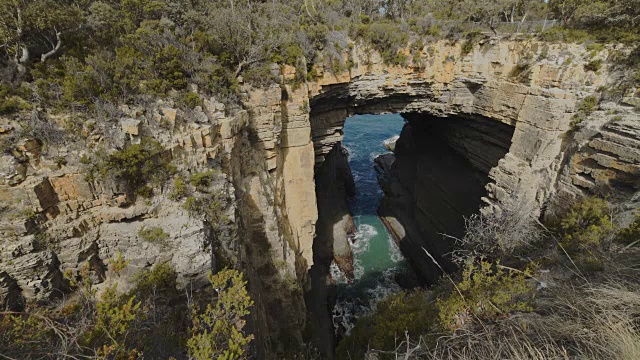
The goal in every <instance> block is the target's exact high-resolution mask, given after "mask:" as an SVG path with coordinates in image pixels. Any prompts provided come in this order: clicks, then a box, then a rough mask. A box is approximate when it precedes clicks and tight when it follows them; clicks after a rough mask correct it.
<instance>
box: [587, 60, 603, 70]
mask: <svg viewBox="0 0 640 360" xmlns="http://www.w3.org/2000/svg"><path fill="white" fill-rule="evenodd" d="M601 67H602V59H597V60H591V61H589V62H588V63H586V64H585V65H584V69H585V70H587V71H593V72H596V71H598V70H600V68H601Z"/></svg>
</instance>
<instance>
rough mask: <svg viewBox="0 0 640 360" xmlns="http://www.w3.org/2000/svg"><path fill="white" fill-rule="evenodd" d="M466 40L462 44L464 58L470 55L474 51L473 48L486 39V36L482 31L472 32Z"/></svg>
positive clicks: (467, 35)
mask: <svg viewBox="0 0 640 360" xmlns="http://www.w3.org/2000/svg"><path fill="white" fill-rule="evenodd" d="M465 38H466V40H465V42H464V43H462V48H461V52H462V56H465V55H468V54H469V53H471V52H472V51H473V47H474V46H476V44H477V43H478V42H479V41H480V40H481V39H483V38H484V34H483V33H482V31H480V30H476V31H472V32H470V33H468V34H466V36H465Z"/></svg>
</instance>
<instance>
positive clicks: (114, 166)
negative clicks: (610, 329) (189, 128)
mask: <svg viewBox="0 0 640 360" xmlns="http://www.w3.org/2000/svg"><path fill="white" fill-rule="evenodd" d="M89 162H91V161H90V160H89ZM174 172H175V168H174V167H173V166H172V165H171V162H170V160H169V159H167V158H166V155H165V149H164V148H163V147H162V146H161V145H160V143H158V142H157V141H155V140H152V139H148V138H145V139H143V140H142V143H141V144H133V145H130V146H129V147H127V148H125V149H122V150H117V151H115V152H113V153H111V154H107V153H106V152H104V151H98V152H97V153H96V154H95V156H94V159H93V163H90V164H89V169H88V178H89V180H98V179H100V180H101V179H109V178H110V179H113V180H115V181H117V182H119V183H122V184H124V186H125V190H126V191H127V192H128V193H129V194H135V192H136V191H137V190H138V189H140V188H142V187H143V186H145V185H147V184H148V183H151V184H158V185H159V184H163V183H164V182H165V181H167V180H168V179H169V178H170V177H171V176H172V174H173V173H174Z"/></svg>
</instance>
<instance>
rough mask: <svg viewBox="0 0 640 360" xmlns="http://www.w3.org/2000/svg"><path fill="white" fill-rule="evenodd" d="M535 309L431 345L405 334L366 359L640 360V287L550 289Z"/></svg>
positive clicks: (610, 285) (609, 284)
mask: <svg viewBox="0 0 640 360" xmlns="http://www.w3.org/2000/svg"><path fill="white" fill-rule="evenodd" d="M553 291H554V292H555V293H556V294H562V295H561V296H553V297H551V298H549V299H548V302H547V305H546V306H545V307H544V308H541V309H540V312H541V313H542V315H540V314H531V315H528V314H519V315H515V316H512V317H511V318H509V319H504V320H500V321H498V322H497V323H493V324H485V325H483V326H482V327H481V328H479V329H476V330H474V331H471V332H467V333H458V334H454V335H451V336H446V337H441V338H440V339H438V341H437V343H436V344H435V346H433V345H432V344H426V343H425V342H424V341H423V339H422V338H421V339H418V340H415V341H412V340H411V339H405V341H403V342H402V343H401V344H400V345H399V346H398V348H397V349H396V351H394V352H382V351H371V352H370V353H369V355H368V358H369V359H376V358H377V359H385V358H388V357H389V358H396V359H406V360H409V359H434V360H436V359H437V360H453V359H458V360H486V359H537V360H547V359H549V360H550V359H612V360H613V359H616V360H637V359H640V287H639V286H638V284H634V283H628V282H619V281H616V280H613V281H612V282H607V283H604V284H601V285H589V284H587V285H583V286H581V287H576V288H572V287H567V288H562V289H558V288H556V289H554V290H553Z"/></svg>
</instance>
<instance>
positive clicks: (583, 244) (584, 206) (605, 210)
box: [559, 198, 615, 254]
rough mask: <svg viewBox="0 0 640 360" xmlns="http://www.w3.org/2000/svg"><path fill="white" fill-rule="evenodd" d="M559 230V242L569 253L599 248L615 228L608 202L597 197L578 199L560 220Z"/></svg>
mask: <svg viewBox="0 0 640 360" xmlns="http://www.w3.org/2000/svg"><path fill="white" fill-rule="evenodd" d="M559 230H560V235H561V242H560V244H561V245H562V246H563V248H564V249H565V250H566V251H567V252H568V253H569V254H574V253H578V252H581V251H587V252H588V251H591V250H595V249H598V248H600V247H601V246H602V245H603V243H604V241H605V240H606V239H607V238H608V237H610V236H611V235H612V234H613V232H614V230H615V225H614V223H613V221H612V218H611V209H610V208H609V203H608V202H607V201H605V200H603V199H599V198H586V199H584V200H582V201H580V202H579V203H577V204H575V205H574V206H573V207H572V208H571V209H570V210H569V212H568V213H567V214H566V215H565V216H564V217H563V219H562V220H561V221H560V224H559Z"/></svg>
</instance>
